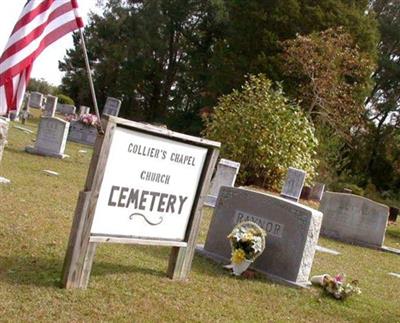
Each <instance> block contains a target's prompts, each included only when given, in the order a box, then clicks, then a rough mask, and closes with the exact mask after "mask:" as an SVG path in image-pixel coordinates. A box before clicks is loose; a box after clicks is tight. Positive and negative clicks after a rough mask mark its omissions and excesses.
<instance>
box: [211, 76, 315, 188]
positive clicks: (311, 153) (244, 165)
mask: <svg viewBox="0 0 400 323" xmlns="http://www.w3.org/2000/svg"><path fill="white" fill-rule="evenodd" d="M205 121H206V129H205V131H204V134H205V135H206V136H207V137H209V138H211V139H214V140H218V141H221V143H222V147H221V155H222V156H223V157H225V158H229V159H232V160H235V161H239V162H240V163H241V166H240V173H239V176H238V181H239V182H240V183H242V184H246V185H250V184H255V185H260V186H263V187H266V188H272V189H278V188H280V186H281V185H282V181H283V179H284V177H285V175H286V172H287V169H288V167H290V166H292V167H296V168H300V169H303V170H305V171H306V172H307V174H308V180H311V179H312V178H313V177H314V175H315V167H316V165H317V159H316V158H315V157H316V156H315V151H316V147H317V140H316V138H315V136H314V128H313V126H312V125H311V123H310V122H309V121H308V120H307V118H306V117H305V116H304V114H303V113H302V112H301V110H300V108H299V107H298V106H295V105H293V104H291V103H290V102H289V101H288V99H286V98H285V96H284V95H283V93H282V89H281V87H280V86H279V85H277V89H273V87H272V82H271V81H270V80H268V79H267V78H266V77H265V76H264V75H262V74H260V75H257V76H254V75H252V76H249V79H248V81H246V83H245V84H244V85H243V86H242V89H241V90H240V91H238V90H234V91H233V92H232V93H231V94H229V95H225V96H223V97H221V98H220V99H219V103H218V105H217V106H216V107H215V109H214V113H213V114H211V116H209V117H208V118H207V119H206V120H205Z"/></svg>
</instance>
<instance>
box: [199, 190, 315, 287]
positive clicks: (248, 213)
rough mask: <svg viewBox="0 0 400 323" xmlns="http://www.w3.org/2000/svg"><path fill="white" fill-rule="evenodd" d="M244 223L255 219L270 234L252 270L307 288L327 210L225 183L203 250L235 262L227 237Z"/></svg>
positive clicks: (222, 259) (208, 253)
mask: <svg viewBox="0 0 400 323" xmlns="http://www.w3.org/2000/svg"><path fill="white" fill-rule="evenodd" d="M243 221H253V222H255V223H257V224H258V225H259V226H261V227H262V228H263V229H264V230H265V231H266V232H267V239H266V247H265V250H264V252H263V253H262V254H261V255H260V256H259V257H258V258H257V259H256V260H255V262H254V263H253V264H252V266H251V268H253V269H254V270H256V271H258V272H260V273H263V274H265V275H266V276H267V277H268V278H270V279H272V280H274V281H277V282H280V283H286V284H289V285H295V286H301V287H305V286H307V285H308V284H309V275H310V271H311V267H312V264H313V259H314V254H315V250H316V246H317V242H318V237H319V231H320V227H321V222H322V213H321V212H319V211H317V210H314V209H312V208H309V207H307V206H304V205H301V204H299V203H296V202H294V201H290V200H287V199H284V198H282V197H277V196H273V195H269V194H263V193H259V192H254V191H250V190H246V189H241V188H234V187H226V186H224V187H221V189H220V191H219V195H218V199H217V204H216V207H215V209H214V214H213V218H212V220H211V224H210V228H209V231H208V234H207V239H206V243H205V245H204V248H201V247H200V248H198V249H197V250H198V251H199V252H200V253H201V254H202V255H204V256H206V257H209V258H211V259H214V260H216V261H219V262H225V263H229V262H230V256H231V247H230V244H229V241H228V239H227V236H228V234H229V233H230V232H231V231H232V229H233V228H234V226H235V225H236V224H237V223H240V222H243Z"/></svg>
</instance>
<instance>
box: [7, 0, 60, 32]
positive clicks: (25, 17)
mask: <svg viewBox="0 0 400 323" xmlns="http://www.w3.org/2000/svg"><path fill="white" fill-rule="evenodd" d="M36 2H37V1H36ZM34 3H35V1H32V4H31V6H27V7H25V8H24V10H23V12H22V14H21V15H22V17H21V18H20V19H19V20H18V22H17V23H16V25H15V26H14V29H13V31H12V33H11V35H13V34H15V33H16V32H17V30H19V29H20V28H22V27H23V26H25V25H27V24H29V23H30V22H31V21H32V20H33V19H35V18H36V16H38V15H40V14H41V13H43V12H46V11H47V10H48V9H49V8H50V6H52V5H53V3H54V0H50V1H44V2H42V3H41V4H39V5H38V6H37V7H36V8H35V9H33V10H30V9H31V7H32V6H33V5H34Z"/></svg>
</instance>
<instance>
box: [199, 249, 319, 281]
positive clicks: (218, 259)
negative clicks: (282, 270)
mask: <svg viewBox="0 0 400 323" xmlns="http://www.w3.org/2000/svg"><path fill="white" fill-rule="evenodd" d="M196 252H197V253H198V254H199V255H201V256H203V257H205V258H208V259H211V260H213V261H214V262H216V263H220V264H228V263H230V259H226V258H225V257H222V256H220V255H218V254H215V253H212V252H210V251H207V250H205V249H204V245H200V244H199V245H197V246H196ZM249 268H250V269H251V270H254V271H255V272H257V273H259V274H261V275H263V276H264V277H266V278H267V279H269V280H271V281H273V282H276V283H279V284H283V285H287V286H291V287H296V288H309V287H310V286H311V282H309V281H308V282H304V283H303V282H295V281H290V280H287V279H284V278H282V277H278V276H276V275H273V274H270V273H267V272H265V271H263V270H260V269H258V268H254V267H252V266H251V265H250V267H249Z"/></svg>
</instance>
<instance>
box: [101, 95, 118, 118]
mask: <svg viewBox="0 0 400 323" xmlns="http://www.w3.org/2000/svg"><path fill="white" fill-rule="evenodd" d="M120 109H121V100H118V99H116V98H112V97H108V98H107V101H106V104H105V105H104V108H103V114H108V115H110V116H114V117H118V115H119V110H120Z"/></svg>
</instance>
